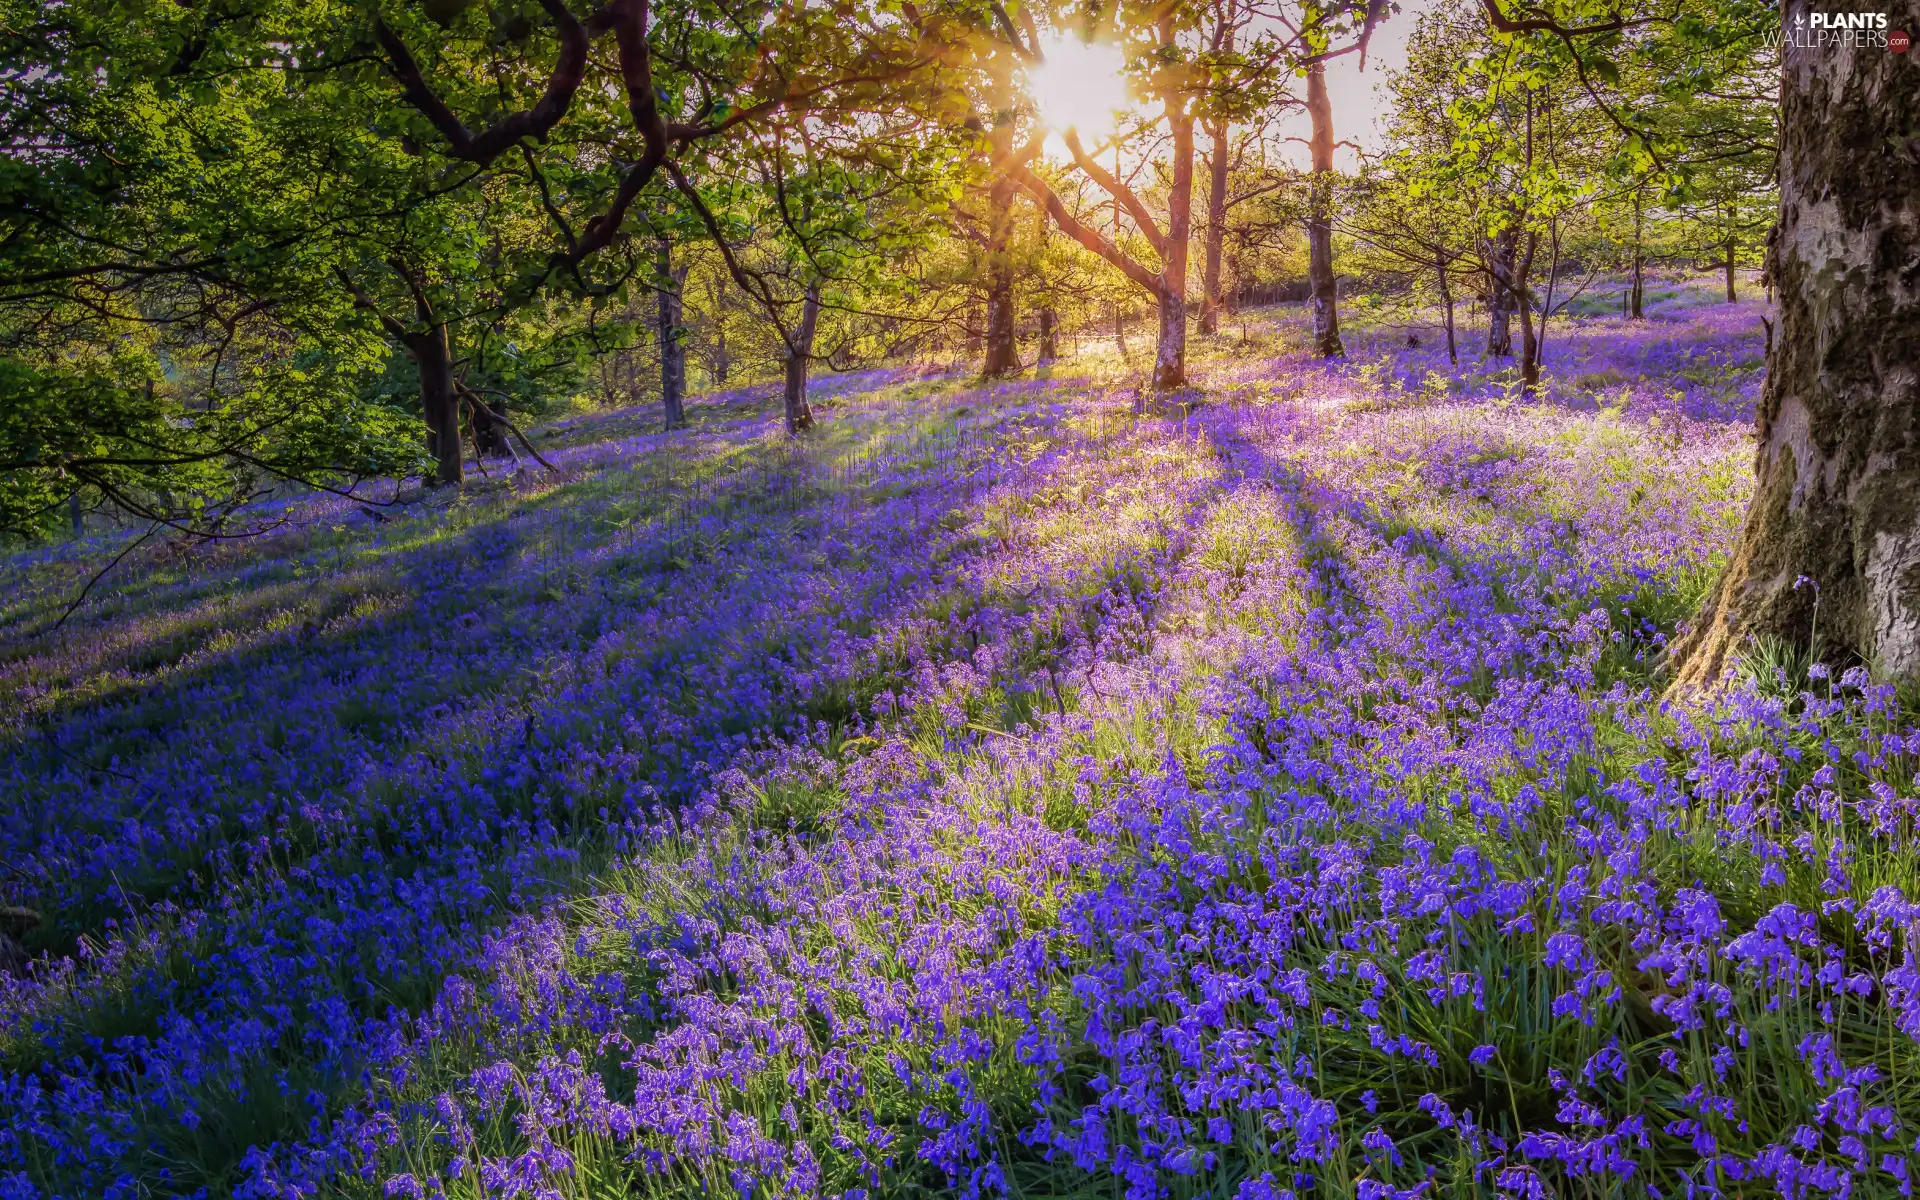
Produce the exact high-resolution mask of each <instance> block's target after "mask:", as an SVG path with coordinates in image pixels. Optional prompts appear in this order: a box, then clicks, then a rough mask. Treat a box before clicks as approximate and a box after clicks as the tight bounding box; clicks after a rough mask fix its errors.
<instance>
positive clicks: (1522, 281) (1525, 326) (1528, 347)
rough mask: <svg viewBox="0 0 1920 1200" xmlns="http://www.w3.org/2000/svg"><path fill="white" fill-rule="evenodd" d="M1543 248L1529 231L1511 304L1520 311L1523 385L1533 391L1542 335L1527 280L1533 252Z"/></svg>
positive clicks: (1515, 272) (1516, 269)
mask: <svg viewBox="0 0 1920 1200" xmlns="http://www.w3.org/2000/svg"><path fill="white" fill-rule="evenodd" d="M1539 248H1540V235H1539V234H1537V233H1534V232H1532V231H1529V232H1528V233H1527V252H1526V253H1525V254H1523V255H1521V256H1520V261H1519V262H1518V263H1516V264H1514V268H1513V295H1512V296H1511V297H1510V298H1509V304H1508V307H1510V308H1512V309H1513V310H1514V311H1516V312H1518V313H1519V314H1520V388H1521V390H1522V391H1523V392H1526V393H1527V394H1529V395H1531V394H1532V393H1533V389H1534V388H1535V387H1536V386H1538V385H1539V383H1540V337H1539V334H1538V332H1537V331H1536V330H1535V329H1534V326H1533V295H1532V293H1531V292H1530V291H1528V281H1529V280H1530V279H1531V277H1532V275H1533V255H1534V252H1535V251H1536V250H1538V249H1539Z"/></svg>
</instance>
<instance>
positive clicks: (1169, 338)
mask: <svg viewBox="0 0 1920 1200" xmlns="http://www.w3.org/2000/svg"><path fill="white" fill-rule="evenodd" d="M1166 108H1167V124H1168V126H1169V127H1170V128H1171V130H1172V132H1173V180H1172V186H1171V187H1169V188H1168V190H1167V249H1166V255H1165V261H1164V262H1163V263H1162V264H1161V267H1160V295H1159V302H1160V342H1159V345H1158V346H1157V347H1156V348H1155V350H1154V354H1153V390H1154V391H1156V392H1169V391H1175V390H1178V389H1180V388H1183V387H1186V386H1187V243H1188V242H1189V241H1190V240H1192V237H1193V114H1192V113H1190V112H1188V111H1187V100H1186V97H1184V96H1176V95H1174V94H1172V93H1169V94H1168V95H1167V97H1166Z"/></svg>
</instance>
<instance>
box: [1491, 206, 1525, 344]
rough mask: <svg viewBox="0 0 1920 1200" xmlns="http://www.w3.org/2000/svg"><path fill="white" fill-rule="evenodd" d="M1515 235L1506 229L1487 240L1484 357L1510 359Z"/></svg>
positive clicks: (1514, 230)
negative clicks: (1485, 353) (1485, 342)
mask: <svg viewBox="0 0 1920 1200" xmlns="http://www.w3.org/2000/svg"><path fill="white" fill-rule="evenodd" d="M1519 236H1520V234H1519V231H1518V230H1517V229H1513V228H1509V229H1505V230H1502V231H1501V232H1500V233H1498V234H1496V235H1495V236H1494V237H1492V238H1489V239H1488V240H1487V244H1486V246H1485V248H1484V249H1483V250H1482V253H1483V255H1484V256H1485V257H1486V260H1487V357H1488V358H1511V357H1512V356H1513V252H1514V247H1515V245H1516V243H1517V242H1518V240H1519Z"/></svg>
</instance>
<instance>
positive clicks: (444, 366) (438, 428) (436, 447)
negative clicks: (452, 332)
mask: <svg viewBox="0 0 1920 1200" xmlns="http://www.w3.org/2000/svg"><path fill="white" fill-rule="evenodd" d="M407 353H408V354H409V355H411V356H412V358H413V365H414V368H415V370H417V371H418V372H419V375H420V406H421V408H422V409H424V410H425V413H426V419H427V453H429V454H431V455H433V457H434V461H435V463H436V467H435V470H434V475H433V481H434V482H435V483H437V484H443V485H445V484H451V485H453V486H455V487H458V486H459V485H460V484H461V483H462V482H464V481H465V477H466V476H465V464H464V461H463V460H464V458H465V453H464V451H465V448H464V446H463V445H462V444H461V443H462V438H461V435H460V404H459V401H458V400H457V399H456V398H455V396H454V392H453V354H452V351H451V349H450V348H449V347H448V345H447V327H446V326H445V325H443V324H439V323H435V324H432V325H429V326H427V328H426V329H425V330H423V331H421V332H418V333H412V334H408V335H407Z"/></svg>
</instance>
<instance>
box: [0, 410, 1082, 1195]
mask: <svg viewBox="0 0 1920 1200" xmlns="http://www.w3.org/2000/svg"><path fill="white" fill-rule="evenodd" d="M1000 415H1001V414H999V413H996V412H994V411H992V410H991V407H990V406H989V410H988V411H987V412H984V413H978V414H976V416H975V418H974V419H973V422H972V424H971V425H969V426H968V427H967V428H965V429H962V430H959V431H957V432H954V433H953V434H952V435H951V436H943V435H939V434H936V435H934V436H932V437H928V436H925V435H919V436H915V437H914V438H912V439H911V440H909V441H908V442H906V443H904V444H901V445H895V446H889V445H886V444H881V445H879V446H877V447H876V446H873V445H868V446H867V447H866V448H865V450H864V451H863V454H862V456H861V457H860V458H859V459H858V460H856V461H854V462H852V463H851V465H849V464H847V463H840V464H838V465H834V466H831V467H830V469H827V470H825V471H821V470H819V469H818V466H819V464H809V463H807V462H804V461H796V460H795V459H794V458H793V456H792V455H791V454H788V453H785V452H784V451H780V452H772V453H768V454H759V455H755V454H743V455H740V456H738V457H736V458H735V459H733V460H732V461H731V462H730V463H729V464H728V465H727V467H726V469H724V470H720V471H716V472H714V473H712V474H711V475H710V476H706V477H703V478H702V481H701V482H700V484H699V490H698V492H697V493H696V503H695V504H693V505H691V506H685V507H683V508H682V509H680V510H676V511H675V512H670V513H662V512H660V511H658V508H657V506H649V504H648V503H647V496H646V489H645V488H644V487H636V486H633V485H634V484H635V480H634V479H633V478H632V476H631V473H628V474H627V477H625V478H622V477H621V476H620V473H610V474H609V475H605V476H602V477H600V478H598V479H594V480H591V481H587V482H584V483H582V484H579V485H576V487H575V488H573V489H571V490H570V491H569V492H563V493H561V494H557V495H555V496H552V497H549V498H547V499H546V500H544V501H542V502H540V503H537V504H532V505H526V506H522V507H520V508H518V509H516V510H514V511H512V512H511V513H509V514H508V515H506V516H505V517H503V518H501V519H497V520H488V521H482V522H479V523H477V524H475V525H473V526H472V527H470V528H467V529H464V530H461V531H459V532H457V533H454V534H452V535H450V536H435V537H432V538H430V539H428V540H426V541H425V542H424V543H422V544H420V545H413V546H408V547H405V548H387V549H385V550H384V551H383V552H382V553H381V554H379V555H377V556H376V557H377V559H378V561H379V562H380V563H381V564H382V569H383V571H384V573H383V574H380V575H379V576H378V577H379V578H380V579H381V580H382V582H383V583H385V584H386V585H388V588H389V590H390V591H391V592H393V593H394V594H395V595H397V596H398V597H399V599H397V600H395V601H393V602H392V603H390V604H389V605H388V606H387V607H386V608H385V609H384V610H382V611H380V612H379V613H377V614H370V615H369V617H368V619H365V620H362V621H358V622H345V623H340V624H337V625H335V626H330V627H324V628H314V627H311V626H297V627H294V628H292V629H288V630H275V631H271V632H272V633H273V635H274V636H268V637H264V638H262V639H261V640H260V641H259V642H258V643H256V644H253V645H250V646H248V647H246V648H245V649H242V650H238V651H234V652H231V653H227V654H224V655H217V656H209V657H207V658H206V659H205V660H203V661H201V662H199V663H197V664H196V665H195V666H194V667H192V668H191V669H190V670H186V671H180V672H176V673H175V674H173V675H172V676H170V677H169V678H167V679H166V680H165V682H163V683H159V684H157V685H156V684H148V683H141V682H139V681H137V680H130V681H129V682H128V684H127V686H126V687H124V688H123V689H121V690H120V691H119V692H118V693H116V694H115V695H114V696H113V697H112V698H110V699H108V700H105V701H102V702H100V703H97V704H91V705H81V706H79V707H77V708H75V709H74V710H72V711H69V712H67V713H64V714H63V716H62V718H61V719H60V720H59V721H58V722H56V723H53V725H52V726H51V727H50V728H47V729H46V730H45V731H44V732H36V734H35V735H34V736H33V737H31V738H21V739H16V740H15V741H14V742H13V743H12V744H11V745H10V746H9V747H8V748H7V749H6V752H5V765H4V769H5V771H6V773H7V776H8V778H9V779H10V780H11V784H10V786H9V789H8V790H9V792H10V793H11V795H10V797H9V799H8V800H7V802H6V805H5V809H4V814H5V815H4V825H0V829H3V830H4V835H5V848H6V855H7V858H8V861H9V863H10V865H11V866H12V868H13V874H12V875H11V877H10V878H9V879H8V881H7V883H6V885H5V886H6V888H7V893H6V894H7V896H8V898H9V900H10V901H17V902H21V903H24V904H27V905H31V906H34V907H36V908H37V909H38V910H39V911H40V912H41V913H42V914H43V916H44V918H45V919H44V922H43V924H42V926H41V927H40V929H39V930H36V931H35V934H34V936H35V938H36V939H37V940H36V944H35V949H37V950H40V951H42V952H52V953H53V954H54V955H56V956H58V955H61V954H65V953H68V952H71V951H74V950H77V949H79V948H81V947H82V946H92V947H95V948H96V949H94V950H91V951H89V953H90V954H92V955H93V958H92V959H91V960H90V961H88V962H87V963H86V964H85V965H81V964H80V963H78V962H76V961H75V960H73V959H67V960H65V961H63V962H58V963H52V962H50V963H47V964H45V965H44V966H43V967H42V968H41V969H39V970H38V971H37V972H36V973H35V975H34V976H33V977H32V978H31V979H30V980H29V981H28V982H27V983H26V984H25V985H24V986H20V987H16V988H15V989H13V990H12V991H11V992H10V993H9V995H8V997H7V1004H6V1009H7V1012H6V1019H5V1025H4V1040H3V1041H0V1048H4V1051H5V1062H4V1065H5V1068H6V1069H7V1070H8V1071H12V1072H21V1073H24V1075H26V1076H33V1077H40V1078H43V1079H45V1080H46V1082H47V1084H48V1085H49V1086H51V1087H55V1088H57V1087H58V1086H59V1085H60V1081H61V1080H63V1079H69V1078H75V1077H89V1078H101V1079H105V1080H110V1081H113V1082H111V1083H110V1084H109V1088H110V1091H113V1092H115V1093H116V1094H119V1095H123V1096H125V1097H127V1098H128V1101H127V1102H128V1103H130V1104H131V1105H132V1109H133V1111H137V1112H141V1113H144V1114H145V1115H144V1116H143V1117H142V1118H141V1122H140V1129H141V1130H142V1131H143V1132H141V1133H139V1134H138V1135H137V1136H136V1138H135V1145H134V1146H133V1148H132V1151H131V1152H132V1153H133V1155H134V1159H135V1169H136V1171H137V1172H146V1171H154V1170H159V1169H160V1168H159V1167H158V1166H157V1165H156V1164H158V1163H161V1162H165V1161H167V1160H169V1159H175V1158H178V1157H180V1156H181V1155H182V1154H185V1155H186V1156H187V1157H189V1158H192V1159H193V1160H194V1161H196V1162H198V1163H199V1164H200V1166H199V1168H198V1169H199V1170H200V1171H201V1173H202V1176H203V1178H201V1179H200V1180H199V1182H200V1183H203V1184H205V1185H206V1186H210V1187H213V1188H214V1189H215V1190H221V1189H223V1188H225V1187H228V1186H231V1185H232V1183H233V1181H234V1177H233V1174H232V1173H233V1172H235V1171H237V1170H238V1169H239V1164H240V1162H241V1161H242V1160H243V1159H244V1158H245V1157H246V1154H247V1152H248V1151H249V1150H250V1149H251V1148H253V1147H255V1146H260V1145H264V1144H269V1143H273V1142H278V1141H283V1140H285V1139H288V1138H292V1137H295V1136H297V1135H299V1134H300V1133H301V1132H303V1131H304V1130H305V1129H306V1128H307V1126H308V1123H309V1122H310V1121H312V1120H313V1119H314V1118H316V1117H322V1116H324V1115H325V1114H327V1113H328V1112H331V1111H336V1110H337V1107H338V1105H339V1104H341V1103H342V1102H343V1098H344V1097H346V1096H347V1095H349V1094H350V1093H351V1092H352V1091H353V1090H354V1089H355V1088H357V1087H358V1086H359V1080H360V1072H361V1070H362V1069H363V1066H364V1063H365V1061H366V1058H367V1055H368V1054H369V1052H370V1048H371V1046H372V1045H373V1044H374V1042H376V1041H377V1040H378V1039H379V1038H380V1037H381V1036H383V1035H382V1034H381V1030H383V1029H387V1028H389V1027H390V1025H391V1023H392V1022H393V1021H394V1020H396V1019H401V1018H402V1017H403V1016H404V1015H405V1014H419V1013H422V1012H424V1011H425V1010H426V1009H427V1008H428V1007H429V1005H430V1004H431V1002H432V999H433V997H434V996H435V995H436V994H437V993H438V991H439V989H440V987H441V984H442V982H443V981H444V980H445V979H446V978H447V976H448V975H449V974H450V973H453V972H456V971H459V970H461V969H464V968H468V967H473V966H476V965H478V964H479V962H480V961H481V956H482V955H483V953H484V950H485V946H486V943H487V938H488V934H489V932H490V931H491V930H493V929H496V928H498V927H499V926H500V925H501V924H502V923H503V922H505V921H507V920H508V919H510V918H511V917H512V916H513V914H515V913H524V912H527V911H531V910H535V909H538V908H539V907H541V906H543V905H545V904H547V903H551V902H552V900H553V899H554V898H556V897H559V896H563V895H565V894H568V893H569V892H571V891H573V890H576V889H577V888H578V887H579V886H581V884H582V882H583V881H584V880H585V879H586V878H587V877H588V876H589V875H590V874H591V872H592V870H593V869H595V865H596V864H597V863H601V862H604V861H606V859H607V856H608V855H610V854H614V853H617V852H618V851H619V850H620V848H621V847H623V846H627V845H630V844H631V843H632V841H633V839H634V838H636V837H639V836H641V834H640V830H641V829H642V827H644V826H645V825H646V823H647V822H649V821H651V820H654V819H656V818H657V814H659V813H662V812H666V811H670V810H672V809H673V808H674V807H676V806H680V805H684V804H686V803H688V802H690V801H692V800H694V799H695V798H697V797H698V796H699V795H700V794H701V792H702V791H703V790H704V789H705V787H706V786H707V784H708V782H709V781H710V780H711V778H712V777H713V775H714V773H715V772H717V771H719V770H720V769H722V768H723V767H725V766H726V765H727V763H728V762H729V761H730V760H731V759H733V758H734V757H735V756H736V755H737V754H739V753H741V752H742V751H745V750H748V749H750V748H751V747H752V746H754V745H756V744H758V743H759V742H760V741H762V740H763V739H764V738H766V737H768V736H780V735H782V734H783V733H787V734H805V733H806V732H807V731H809V730H810V729H811V728H812V727H814V726H815V725H816V724H817V723H820V722H826V723H829V724H833V723H838V724H840V725H842V726H845V727H847V728H849V729H857V728H859V727H860V726H861V724H862V723H863V722H865V721H868V720H871V719H872V718H873V716H874V715H875V714H876V713H877V711H878V708H877V706H878V705H879V704H880V703H881V700H882V697H884V695H885V694H886V693H888V692H890V691H903V690H905V689H906V687H907V685H908V683H909V682H910V681H909V679H908V675H909V673H911V672H913V671H915V670H919V669H923V668H925V667H927V666H928V665H938V664H940V663H942V662H945V661H949V660H956V659H961V658H965V657H967V656H969V655H971V654H973V653H974V652H975V651H977V649H978V647H979V636H978V635H979V633H980V631H981V629H982V628H984V627H985V626H984V625H983V623H982V622H980V621H978V620H976V619H974V617H973V616H972V615H971V614H974V613H978V612H979V611H980V610H981V609H983V608H985V607H987V606H988V605H990V604H991V603H992V602H993V598H992V597H982V596H972V597H969V596H965V595H961V596H959V597H957V598H954V599H943V598H942V597H943V596H945V595H946V594H947V593H951V592H953V591H955V581H956V579H957V578H958V576H957V575H956V573H955V571H954V570H953V569H952V563H953V562H955V561H960V560H964V558H965V556H966V555H967V554H968V553H970V552H972V551H970V550H969V547H968V546H967V544H966V543H967V542H968V541H969V539H971V538H972V537H973V535H971V534H969V533H965V532H962V529H961V527H962V526H963V525H964V524H965V522H964V521H963V522H958V523H956V522H955V521H954V520H953V516H952V514H955V513H957V512H965V511H968V510H969V506H971V505H973V504H974V503H975V502H976V501H978V500H979V499H980V498H981V497H982V496H983V495H984V494H986V492H987V490H988V489H990V488H992V487H994V486H995V482H996V472H998V473H999V478H1000V479H1001V480H1004V477H1005V471H1006V469H1007V468H1006V467H1005V466H1004V465H996V462H995V460H994V458H993V456H992V454H990V452H989V448H988V447H987V446H986V444H985V442H984V441H983V438H982V431H983V430H985V429H987V428H989V427H990V426H991V423H992V422H995V421H997V420H999V417H1000ZM1037 469H1038V470H1040V471H1044V470H1045V469H1046V464H1044V463H1042V464H1040V465H1039V467H1038V468H1037ZM376 544H377V543H376ZM257 582H258V581H256V583H257ZM960 590H961V591H964V590H965V589H964V588H961V589H960ZM929 604H931V605H933V606H934V608H935V609H942V608H944V609H945V610H946V611H947V613H948V615H949V618H950V619H948V620H946V621H945V622H944V623H930V622H926V621H916V620H915V619H914V614H915V613H917V612H920V611H922V610H924V609H925V608H926V606H928V605H929ZM136 619H137V618H136ZM988 624H990V623H988ZM970 632H971V640H969V634H970ZM989 633H991V631H990V630H989ZM903 639H904V640H903ZM1029 650H1030V651H1037V652H1040V653H1044V652H1045V647H1044V646H1030V647H1029ZM1027 665H1028V666H1032V665H1033V664H1027ZM1054 687H1055V689H1056V690H1057V688H1058V684H1057V683H1055V685H1054ZM106 739H113V740H112V741H111V742H110V743H107V742H106ZM89 743H94V744H96V745H100V744H107V745H110V747H111V748H110V750H108V752H107V753H106V754H105V755H103V756H102V757H97V758H89V757H88V751H89ZM102 951H104V953H102ZM179 1077H188V1078H197V1079H199V1080H201V1081H202V1082H201V1083H200V1084H198V1085H196V1086H195V1087H193V1088H191V1089H188V1091H187V1092H186V1093H183V1094H175V1091H174V1090H170V1091H167V1092H166V1093H165V1095H164V1096H162V1095H158V1094H152V1093H151V1092H150V1089H151V1088H153V1087H155V1086H161V1085H162V1083H163V1081H164V1080H165V1079H168V1078H179ZM167 1086H168V1087H169V1088H171V1087H172V1085H167ZM175 1090H177V1089H175ZM136 1098H137V1099H136ZM182 1105H184V1106H186V1107H188V1108H190V1109H192V1110H193V1111H194V1112H195V1113H196V1114H197V1118H196V1120H197V1122H198V1124H197V1126H196V1127H195V1129H194V1138H193V1141H194V1147H195V1148H193V1149H191V1151H186V1150H183V1149H182V1148H181V1147H180V1146H178V1145H175V1144H172V1143H171V1142H169V1141H168V1139H169V1138H172V1137H174V1136H176V1135H179V1130H178V1128H176V1127H177V1125H178V1121H177V1119H176V1118H175V1117H174V1116H173V1110H174V1109H175V1108H177V1107H179V1106H182ZM169 1131H170V1132H169ZM179 1136H184V1135H179ZM148 1138H153V1139H156V1140H153V1141H147V1140H146V1139H148ZM150 1153H152V1154H158V1155H159V1156H160V1157H159V1158H148V1157H146V1156H147V1155H149V1154H150ZM142 1163H144V1164H145V1165H140V1164H142ZM169 1169H171V1168H169ZM173 1182H174V1183H176V1184H178V1183H185V1184H189V1185H190V1184H191V1183H192V1182H193V1181H190V1180H184V1179H181V1178H179V1177H178V1176H177V1175H176V1176H175V1177H174V1178H173Z"/></svg>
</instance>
